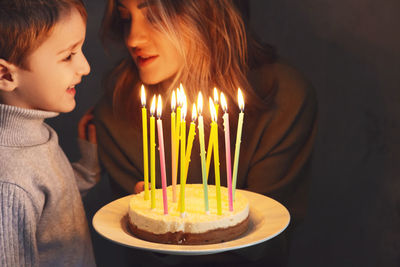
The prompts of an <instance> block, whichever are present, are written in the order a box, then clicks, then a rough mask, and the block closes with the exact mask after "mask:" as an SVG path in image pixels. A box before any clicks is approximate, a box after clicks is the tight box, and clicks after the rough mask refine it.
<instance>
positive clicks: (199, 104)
mask: <svg viewBox="0 0 400 267" xmlns="http://www.w3.org/2000/svg"><path fill="white" fill-rule="evenodd" d="M197 109H198V111H199V119H198V123H197V127H198V129H199V143H200V160H201V174H202V178H203V191H204V209H205V211H206V213H208V212H209V207H208V188H207V176H206V175H207V172H206V162H205V160H206V159H205V157H206V155H205V154H206V150H205V145H204V121H203V116H202V112H203V95H202V94H201V92H199V96H198V98H197Z"/></svg>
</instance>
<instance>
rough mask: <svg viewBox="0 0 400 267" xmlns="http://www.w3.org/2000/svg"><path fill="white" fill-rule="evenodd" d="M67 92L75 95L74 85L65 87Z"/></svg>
mask: <svg viewBox="0 0 400 267" xmlns="http://www.w3.org/2000/svg"><path fill="white" fill-rule="evenodd" d="M67 93H68V94H71V95H75V94H76V90H75V87H72V88H68V89H67Z"/></svg>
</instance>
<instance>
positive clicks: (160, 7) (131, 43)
mask: <svg viewBox="0 0 400 267" xmlns="http://www.w3.org/2000/svg"><path fill="white" fill-rule="evenodd" d="M243 3H246V1H244V2H242V4H243ZM245 5H246V4H245ZM245 28H246V27H245V24H244V22H243V19H242V18H241V16H240V13H239V11H238V10H237V8H236V7H235V5H234V4H233V3H232V1H229V0H204V1H187V0H174V1H172V0H157V1H139V0H119V1H115V0H109V1H108V6H107V9H106V13H105V17H104V20H103V37H104V39H105V40H114V41H116V42H117V43H120V44H123V45H124V46H125V47H126V49H127V51H128V52H129V55H128V56H127V57H126V58H124V59H123V60H122V61H121V63H120V64H119V65H118V66H117V67H116V68H115V69H114V70H113V72H112V73H111V75H110V78H109V79H108V84H107V91H106V93H105V95H104V97H103V98H102V99H101V100H100V102H99V103H98V105H97V106H96V109H95V118H96V127H97V133H98V140H99V155H100V160H101V162H102V164H103V166H104V168H105V170H106V171H107V172H108V174H109V175H110V178H111V179H110V180H111V184H112V187H113V190H114V193H115V194H116V197H119V196H123V195H127V194H130V193H133V192H134V191H135V192H138V191H140V190H142V187H143V185H142V182H141V181H142V180H143V178H142V177H143V159H142V145H141V140H142V139H141V138H142V133H141V115H140V114H141V113H140V112H141V109H140V107H141V104H140V90H139V89H140V86H141V85H142V84H144V85H145V87H146V90H147V95H150V97H152V95H153V94H161V95H162V97H163V100H164V103H168V104H166V105H165V108H164V114H163V121H164V125H165V130H164V134H165V136H164V140H165V141H166V143H165V146H166V148H169V147H170V143H169V140H170V136H169V133H170V129H169V127H168V126H169V125H170V121H169V112H166V111H167V110H168V111H169V101H170V98H169V96H170V95H171V92H172V90H174V89H176V88H177V87H179V84H180V83H182V84H183V85H184V88H185V92H186V94H187V95H188V99H189V102H190V103H193V102H195V101H196V97H197V94H198V92H199V90H200V89H201V91H202V93H203V96H205V97H206V98H205V99H207V98H208V96H212V95H213V93H212V92H213V91H212V90H213V88H214V87H216V88H218V89H220V90H221V91H222V92H223V93H224V94H225V96H227V99H228V106H229V113H230V116H231V127H232V128H231V132H232V133H236V131H235V128H234V126H236V125H235V124H236V123H233V122H236V121H237V120H236V118H237V114H238V113H239V111H238V108H237V104H236V98H237V88H242V89H243V92H244V95H245V102H246V109H245V123H244V126H243V127H244V128H243V137H242V145H241V154H240V168H239V172H238V178H237V187H238V188H241V189H246V190H250V191H254V192H257V193H261V194H264V195H267V196H269V197H272V198H275V199H276V200H278V201H280V202H281V203H282V204H284V205H285V206H286V207H287V208H288V209H289V211H290V213H291V217H292V224H293V221H294V223H296V222H297V220H299V219H301V218H303V217H304V212H305V207H306V203H305V199H306V189H307V180H308V178H309V174H308V170H309V168H308V167H309V162H310V158H311V151H312V146H313V142H314V138H315V133H316V115H317V105H316V99H315V95H314V91H313V89H312V86H311V85H310V84H309V83H308V82H307V81H306V80H305V79H304V78H303V77H302V76H301V75H300V74H299V73H298V72H297V71H296V70H294V69H293V68H291V67H289V66H288V65H286V64H284V63H283V62H282V61H281V60H280V59H279V58H278V57H277V55H276V54H275V50H274V49H273V48H272V47H270V46H267V45H261V44H260V43H259V42H257V41H256V40H255V39H254V38H252V37H251V36H250V35H249V34H248V33H247V31H246V29H245ZM150 97H148V100H147V101H148V103H149V102H150V101H149V99H150ZM148 106H149V105H148ZM189 107H191V106H189ZM205 110H206V109H205ZM204 113H206V114H207V113H208V112H204ZM221 113H222V112H220V113H219V114H220V116H221ZM235 116H236V117H235ZM187 118H190V112H189V115H188V116H187ZM208 119H209V118H208ZM205 124H206V125H207V122H206V123H205ZM221 137H222V136H220V138H221ZM231 141H232V142H234V141H235V139H234V138H231ZM220 142H221V144H222V143H223V139H221V140H220ZM232 146H233V144H232ZM167 151H169V149H168V150H167ZM192 155H193V156H192V159H191V163H190V170H189V174H188V181H187V182H188V183H200V182H201V168H200V167H201V166H200V160H199V157H197V155H199V147H198V145H196V143H195V145H194V146H193V151H192ZM220 158H221V166H225V162H224V157H222V156H221V157H220ZM166 161H167V163H166V164H167V166H171V164H170V155H169V153H167V154H166ZM167 171H168V170H167ZM169 172H170V170H169ZM158 173H159V172H158ZM167 179H168V184H171V177H170V175H169V176H168V177H167ZM157 180H158V181H157V187H158V188H159V187H160V186H161V182H160V179H157ZM224 181H225V185H226V179H223V178H222V179H221V182H222V184H223V185H224ZM209 182H210V183H211V184H213V183H214V177H213V174H212V173H211V174H210V178H209ZM270 260H271V259H270Z"/></svg>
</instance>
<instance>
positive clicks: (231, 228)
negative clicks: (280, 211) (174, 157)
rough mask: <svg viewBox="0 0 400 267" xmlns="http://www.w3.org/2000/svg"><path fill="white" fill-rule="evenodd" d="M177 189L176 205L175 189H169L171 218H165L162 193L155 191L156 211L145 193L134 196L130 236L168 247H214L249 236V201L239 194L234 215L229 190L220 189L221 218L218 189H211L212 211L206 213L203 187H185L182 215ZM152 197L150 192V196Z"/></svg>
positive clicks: (209, 193)
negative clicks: (174, 199) (179, 245)
mask: <svg viewBox="0 0 400 267" xmlns="http://www.w3.org/2000/svg"><path fill="white" fill-rule="evenodd" d="M179 189H180V186H179V185H177V187H176V190H177V199H178V200H177V201H176V202H173V201H172V186H168V187H167V199H168V214H164V205H163V195H162V189H156V190H155V191H156V192H155V193H156V197H155V199H156V201H155V208H154V209H151V201H150V197H149V199H148V200H145V199H144V192H141V193H140V194H137V195H133V196H132V198H131V200H130V203H129V211H128V219H129V228H130V230H131V232H132V233H133V234H134V235H135V236H137V237H138V238H141V239H144V240H147V241H151V242H157V243H166V244H187V245H199V244H214V243H220V242H224V241H229V240H232V239H234V238H236V237H238V236H240V235H242V234H243V233H244V232H246V230H247V228H248V223H249V201H248V200H247V198H246V197H245V196H244V195H243V194H241V193H240V192H238V191H236V194H235V201H234V202H233V211H229V203H228V190H227V188H226V187H221V196H222V197H221V206H222V214H221V215H218V212H217V200H216V187H215V186H214V185H208V203H209V211H208V212H206V210H205V202H204V191H203V185H202V184H187V185H186V186H185V195H186V196H185V212H184V213H181V210H180V205H181V204H180V201H179ZM149 195H150V192H149Z"/></svg>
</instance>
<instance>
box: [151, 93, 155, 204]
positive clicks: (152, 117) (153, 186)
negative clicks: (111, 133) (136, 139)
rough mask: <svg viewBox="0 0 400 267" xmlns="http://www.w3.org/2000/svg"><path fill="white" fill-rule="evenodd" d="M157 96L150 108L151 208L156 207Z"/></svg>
mask: <svg viewBox="0 0 400 267" xmlns="http://www.w3.org/2000/svg"><path fill="white" fill-rule="evenodd" d="M155 110H156V96H154V97H153V100H152V101H151V108H150V179H151V208H152V209H154V208H155V207H156V137H155V118H154V113H155Z"/></svg>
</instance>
